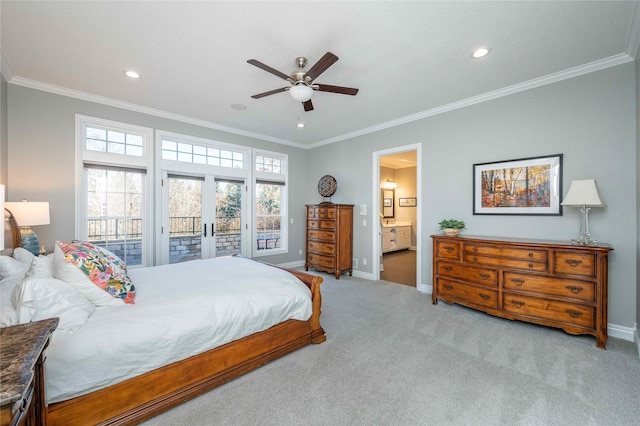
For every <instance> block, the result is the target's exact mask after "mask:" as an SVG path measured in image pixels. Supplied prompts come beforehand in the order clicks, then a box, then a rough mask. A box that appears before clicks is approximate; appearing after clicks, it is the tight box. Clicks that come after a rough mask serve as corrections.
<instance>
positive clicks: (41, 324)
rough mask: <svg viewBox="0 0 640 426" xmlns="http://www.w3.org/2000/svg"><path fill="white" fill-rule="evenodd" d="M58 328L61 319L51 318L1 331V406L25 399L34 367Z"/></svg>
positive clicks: (1, 329)
mask: <svg viewBox="0 0 640 426" xmlns="http://www.w3.org/2000/svg"><path fill="white" fill-rule="evenodd" d="M57 326H58V318H50V319H46V320H42V321H35V322H30V323H27V324H21V325H16V326H12V327H2V328H0V406H3V407H4V406H5V405H8V404H11V403H13V402H15V401H17V400H19V399H20V398H22V395H23V393H24V391H25V390H26V388H27V387H28V386H29V384H30V382H31V379H32V376H33V366H34V364H35V363H36V361H37V360H38V357H39V356H40V354H41V352H42V350H43V349H44V347H45V346H46V344H47V342H48V340H49V336H50V335H51V333H52V332H53V330H55V329H56V327H57Z"/></svg>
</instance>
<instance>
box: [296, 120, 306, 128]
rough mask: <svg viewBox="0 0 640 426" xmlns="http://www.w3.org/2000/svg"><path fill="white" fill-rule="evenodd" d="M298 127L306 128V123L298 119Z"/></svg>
mask: <svg viewBox="0 0 640 426" xmlns="http://www.w3.org/2000/svg"><path fill="white" fill-rule="evenodd" d="M296 126H298V127H300V128H303V127H304V123H303V122H302V121H300V118H298V124H296Z"/></svg>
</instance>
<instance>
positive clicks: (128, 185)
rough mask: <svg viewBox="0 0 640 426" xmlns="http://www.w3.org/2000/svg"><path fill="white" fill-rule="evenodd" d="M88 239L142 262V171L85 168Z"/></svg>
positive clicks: (128, 259)
mask: <svg viewBox="0 0 640 426" xmlns="http://www.w3.org/2000/svg"><path fill="white" fill-rule="evenodd" d="M86 176H87V192H86V197H87V240H89V241H90V242H92V243H94V244H96V245H99V246H101V247H104V248H106V249H107V250H110V251H111V252H113V253H114V254H115V255H117V256H118V257H120V258H121V259H122V260H124V262H125V263H126V264H127V265H141V264H142V237H143V232H142V231H143V228H142V212H143V210H144V209H143V192H142V189H143V188H144V178H145V174H144V172H139V171H126V170H111V169H102V168H93V167H91V166H88V167H87V168H86Z"/></svg>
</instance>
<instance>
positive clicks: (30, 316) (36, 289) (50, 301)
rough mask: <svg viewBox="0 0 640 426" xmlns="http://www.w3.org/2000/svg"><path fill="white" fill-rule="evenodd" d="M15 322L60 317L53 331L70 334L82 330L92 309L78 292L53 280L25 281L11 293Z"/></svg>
mask: <svg viewBox="0 0 640 426" xmlns="http://www.w3.org/2000/svg"><path fill="white" fill-rule="evenodd" d="M13 304H14V305H15V307H16V311H17V314H18V323H20V324H24V323H27V322H30V321H39V320H43V319H46V318H54V317H58V318H60V322H59V323H58V328H57V329H56V331H67V332H73V331H75V330H77V329H79V328H80V327H82V326H83V325H84V324H85V323H86V322H87V320H88V319H89V317H90V316H91V314H93V312H94V311H95V309H96V308H95V306H93V304H92V303H91V302H89V300H87V298H86V297H84V296H83V295H82V294H80V292H78V291H77V290H76V289H74V288H73V287H71V286H70V285H69V284H67V283H65V282H64V281H61V280H58V279H55V278H25V279H24V280H23V281H22V282H21V283H20V284H18V285H17V286H16V288H15V290H14V292H13Z"/></svg>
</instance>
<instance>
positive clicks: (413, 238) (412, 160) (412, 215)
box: [374, 145, 421, 289]
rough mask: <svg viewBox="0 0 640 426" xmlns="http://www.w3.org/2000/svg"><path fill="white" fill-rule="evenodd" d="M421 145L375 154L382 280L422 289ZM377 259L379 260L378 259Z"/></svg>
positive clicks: (379, 274) (380, 273)
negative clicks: (420, 230) (420, 231)
mask: <svg viewBox="0 0 640 426" xmlns="http://www.w3.org/2000/svg"><path fill="white" fill-rule="evenodd" d="M419 152H420V145H409V146H404V147H397V148H394V149H390V150H384V151H379V152H376V153H374V161H375V165H374V171H376V172H377V173H374V174H375V175H377V176H374V187H375V191H376V194H377V197H374V199H376V198H377V200H376V202H375V204H374V205H376V206H378V212H379V218H380V221H379V222H380V223H379V227H378V232H377V235H375V236H374V245H375V246H376V247H377V257H378V258H379V260H380V261H379V265H380V266H379V270H378V271H377V272H378V277H377V278H378V279H381V280H384V281H389V282H393V283H398V284H404V285H408V286H412V287H416V288H418V289H420V287H421V276H420V269H421V268H420V261H419V259H420V245H421V237H420V233H419V229H420V211H421V205H420V202H419V201H420V200H421V194H420V193H421V184H420V175H421V168H420V154H419ZM374 258H376V257H374Z"/></svg>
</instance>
